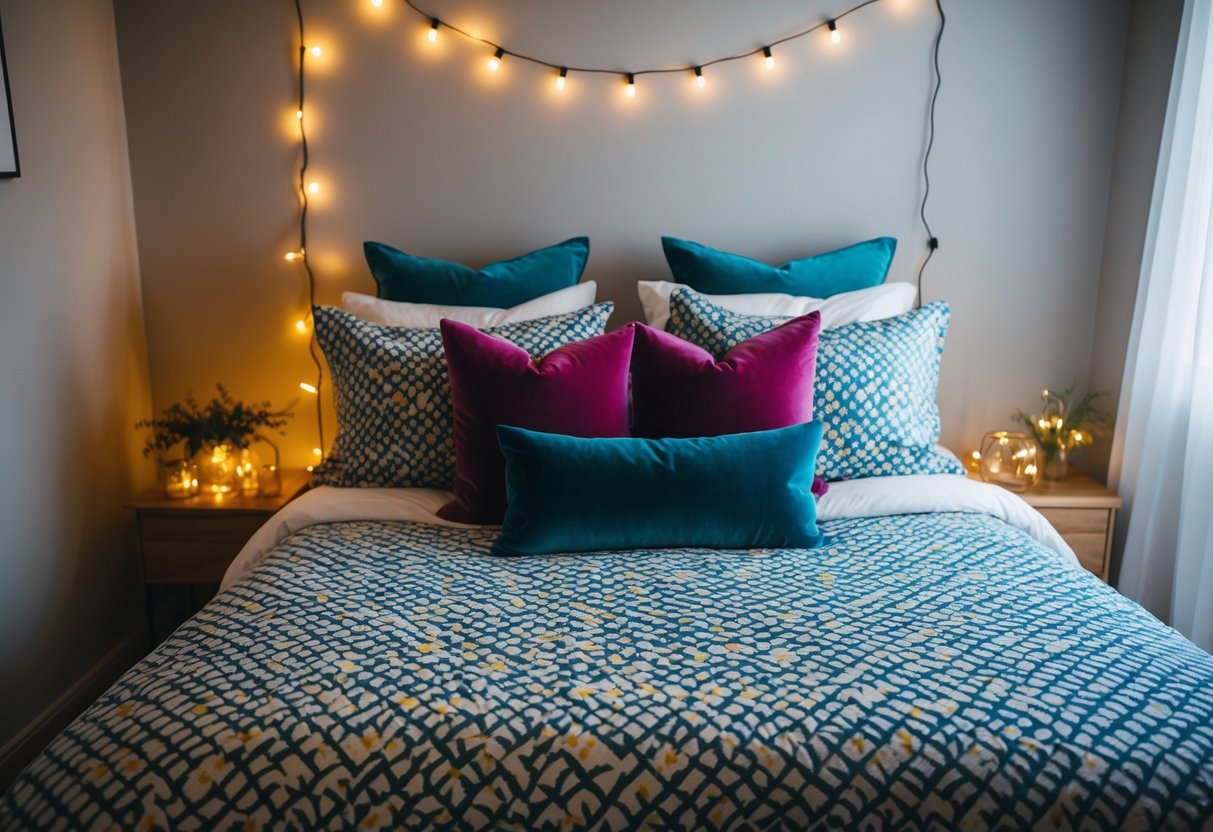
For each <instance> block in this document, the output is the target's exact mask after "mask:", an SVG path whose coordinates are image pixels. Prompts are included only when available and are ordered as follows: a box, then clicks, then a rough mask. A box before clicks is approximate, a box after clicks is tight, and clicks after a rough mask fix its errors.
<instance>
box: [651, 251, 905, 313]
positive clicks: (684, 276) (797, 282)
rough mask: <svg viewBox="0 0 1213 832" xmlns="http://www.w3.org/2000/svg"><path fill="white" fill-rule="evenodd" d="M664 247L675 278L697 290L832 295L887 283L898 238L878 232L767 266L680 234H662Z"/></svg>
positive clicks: (723, 293)
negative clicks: (862, 239) (859, 240)
mask: <svg viewBox="0 0 1213 832" xmlns="http://www.w3.org/2000/svg"><path fill="white" fill-rule="evenodd" d="M661 247H662V248H663V249H665V259H666V262H667V263H669V265H670V271H671V272H672V273H673V275H674V282H675V283H682V284H684V285H686V286H690V287H691V288H692V289H694V290H696V291H698V292H703V293H705V294H708V295H744V294H752V293H755V292H779V293H780V294H784V295H800V296H802V297H810V298H828V297H830V296H831V295H837V294H839V293H840V292H854V291H855V290H857V289H867V288H870V287H872V286H879V285H880V284H882V283H884V281H885V278H886V277H888V276H889V264H890V263H892V262H893V252H895V251H896V250H897V241H896V240H895V239H893V238H892V237H877V238H876V239H874V240H868V241H867V242H863V243H856V244H855V245H852V246H847V247H846V248H840V249H837V250H836V251H827V252H826V253H825V254H818V255H817V256H816V257H805V258H804V259H801V260H789V261H788V262H787V263H784V264H783V265H780V266H768V265H767V264H766V263H763V262H760V261H758V260H755V259H753V258H751V257H745V256H743V255H740V254H731V253H729V252H727V251H719V250H717V249H714V248H710V247H708V246H705V245H703V244H702V243H693V242H691V241H690V240H680V239H678V238H677V237H662V238H661Z"/></svg>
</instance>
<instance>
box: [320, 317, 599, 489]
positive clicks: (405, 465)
mask: <svg viewBox="0 0 1213 832" xmlns="http://www.w3.org/2000/svg"><path fill="white" fill-rule="evenodd" d="M613 309H614V304H612V303H598V304H595V305H594V306H587V307H586V308H585V309H579V310H577V311H576V312H569V313H566V314H564V315H553V316H551V317H549V318H537V319H535V320H531V321H520V322H518V323H512V324H503V325H501V326H498V327H492V328H489V329H486V330H485V332H488V333H489V334H491V335H496V336H498V337H499V338H504V339H506V340H507V341H510V342H512V343H514V344H517V345H518V346H520V347H522V348H523V349H525V350H526V351H527V352H529V353H531V354H532V355H536V356H538V355H543V354H544V353H546V352H549V351H551V350H554V349H556V348H557V347H559V346H562V345H564V344H570V343H572V342H574V341H581V340H583V339H585V338H591V337H593V336H595V335H601V334H602V333H603V331H605V329H606V322H607V318H609V317H610V316H611V311H612V310H613ZM314 315H315V320H316V338H317V339H318V340H319V342H320V348H321V349H322V350H324V357H325V359H326V360H327V361H328V365H329V372H330V374H331V375H332V379H333V401H334V404H335V405H336V409H337V438H336V439H335V440H333V447H332V448H331V449H330V451H329V455H328V456H327V457H326V458H325V460H324V461H323V462H322V463H321V464H320V465H318V466H316V471H315V473H314V474H313V475H312V481H313V482H314V483H315V484H316V485H336V486H342V487H347V488H352V487H366V488H407V487H421V488H445V489H450V488H452V487H453V486H454V484H455V438H454V433H453V428H452V417H451V384H450V380H449V379H448V378H447V370H446V357H445V354H444V353H443V351H442V335H441V334H440V333H439V331H438V330H437V329H405V328H402V327H388V326H380V325H379V324H372V323H368V322H366V321H362V320H359V319H358V318H356V317H355V316H354V315H351V314H350V313H349V312H345V311H342V310H340V309H336V308H334V307H331V306H317V307H316V308H315V309H314Z"/></svg>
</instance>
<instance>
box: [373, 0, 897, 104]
mask: <svg viewBox="0 0 1213 832" xmlns="http://www.w3.org/2000/svg"><path fill="white" fill-rule="evenodd" d="M901 1H902V2H904V0H901ZM371 2H372V5H374V6H382V5H383V3H382V0H371ZM403 2H404V4H405V5H406V6H408V7H409V8H410V9H412V10H413V11H414V12H416V13H417V14H418V15H421V16H422V17H424V18H425V19H426V20H427V21H429V24H430V29H429V32H427V33H426V37H428V38H429V40H430V42H431V43H433V42H435V41H437V40H438V32H439V30H440V29H443V28H445V29H449V30H451V31H452V32H454V33H455V34H457V35H461V36H463V37H464V38H467V39H468V40H471V41H475V42H476V43H480V44H483V45H485V46H487V47H490V48H491V49H493V57H491V58H489V60H488V68H489V69H490V70H492V71H493V72H496V71H497V70H499V69H500V68H501V63H502V61H503V60H504V59H505V57H506V56H507V55H508V56H509V57H511V58H517V59H518V60H520V61H526V62H528V63H532V64H535V65H537V66H542V67H547V68H548V69H551V70H554V71H556V72H558V73H559V75H557V80H556V89H558V90H563V89H564V88H565V84H566V83H567V80H568V77H569V74H570V73H577V72H580V73H583V74H594V75H621V76H623V78H624V79H625V86H624V94H625V95H627V96H628V97H629V98H635V97H636V79H637V78H639V77H640V76H641V75H664V74H668V73H673V72H691V73H693V75H694V79H695V84H696V85H697V86H700V87H702V86H705V85H706V84H707V81H706V80H705V78H704V74H703V71H704V70H705V69H707V68H708V67H711V66H716V65H717V64H724V63H730V62H732V61H740V60H744V59H746V58H752V57H754V56H756V55H758V56H761V57H762V58H763V61H764V63H765V65H766V68H767V69H774V68H775V56H774V52H773V50H774V48H775V47H776V46H781V45H783V44H785V43H790V42H792V41H795V40H801V39H803V38H807V37H809V36H810V35H812V34H813V33H814V32H818V31H828V32H829V36H830V41H831V42H833V43H834V44H838V43H841V42H842V33H841V32H840V31H839V29H838V21H840V20H842V19H843V18H844V17H846V16H847V15H851V14H854V13H855V12H857V11H859V10H860V9H863V8H865V7H867V6H871V5H872V4H874V3H879V2H881V0H863V2H861V3H858V4H856V5H854V6H852V7H851V8H849V9H847V10H846V11H844V12H841V13H840V14H838V15H837V16H835V17H832V18H829V19H827V20H823V21H821V22H820V23H815V24H813V25H812V26H808V27H806V28H804V29H801V30H800V31H797V32H793V33H792V34H790V35H785V36H784V37H781V38H778V39H777V40H773V41H771V42H770V43H768V44H766V45H765V46H759V47H758V48H756V49H750V50H747V51H745V52H738V53H736V54H733V55H725V56H723V57H720V58H715V59H713V60H710V61H705V62H703V63H701V64H698V65H696V66H689V67H654V68H651V69H637V70H632V71H630V72H626V71H620V70H619V69H612V68H608V67H595V66H572V65H566V64H561V63H557V62H554V61H549V60H547V59H546V58H540V57H537V56H535V55H528V54H525V53H523V52H515V51H514V50H512V49H507V48H506V47H505V46H503V45H501V44H500V43H497V42H496V41H493V40H489V39H488V38H483V37H480V36H479V35H475V34H473V33H471V32H469V31H468V30H466V29H461V28H459V27H458V26H455V25H453V24H451V23H447V22H446V21H443V20H441V19H439V18H437V17H434V16H433V15H432V14H430V13H429V12H428V11H426V10H425V9H422V8H421V7H420V6H418V5H417V4H416V3H415V2H413V0H403Z"/></svg>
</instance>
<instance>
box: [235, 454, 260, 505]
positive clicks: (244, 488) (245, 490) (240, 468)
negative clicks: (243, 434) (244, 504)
mask: <svg viewBox="0 0 1213 832" xmlns="http://www.w3.org/2000/svg"><path fill="white" fill-rule="evenodd" d="M236 477H237V478H238V479H239V481H240V493H241V494H245V495H247V496H249V497H252V496H255V495H256V494H257V493H258V492H259V491H260V490H261V460H260V459H259V458H258V457H257V452H256V451H254V450H253V449H252V448H243V449H242V450H241V451H240V452H239V461H238V462H237V463H236Z"/></svg>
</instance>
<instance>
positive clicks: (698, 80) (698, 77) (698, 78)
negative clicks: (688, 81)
mask: <svg viewBox="0 0 1213 832" xmlns="http://www.w3.org/2000/svg"><path fill="white" fill-rule="evenodd" d="M707 83H708V79H707V78H704V77H703V67H701V66H697V67H695V84H696V86H698V87H705V86H707Z"/></svg>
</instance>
